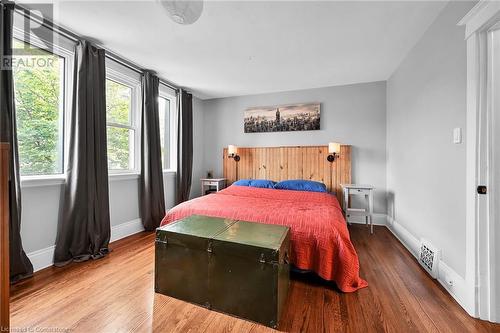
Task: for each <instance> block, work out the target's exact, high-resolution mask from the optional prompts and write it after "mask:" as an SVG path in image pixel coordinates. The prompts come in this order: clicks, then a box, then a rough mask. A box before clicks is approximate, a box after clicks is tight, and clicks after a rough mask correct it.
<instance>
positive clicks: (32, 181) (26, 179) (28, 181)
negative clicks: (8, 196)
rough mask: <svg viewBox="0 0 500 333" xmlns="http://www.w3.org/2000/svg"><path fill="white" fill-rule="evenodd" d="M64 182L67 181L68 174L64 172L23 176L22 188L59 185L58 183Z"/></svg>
mask: <svg viewBox="0 0 500 333" xmlns="http://www.w3.org/2000/svg"><path fill="white" fill-rule="evenodd" d="M64 183H66V176H65V175H63V174H58V175H44V176H21V188H25V187H43V186H57V185H62V184H64Z"/></svg>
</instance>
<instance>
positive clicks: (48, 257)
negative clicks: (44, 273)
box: [27, 245, 56, 272]
mask: <svg viewBox="0 0 500 333" xmlns="http://www.w3.org/2000/svg"><path fill="white" fill-rule="evenodd" d="M55 249H56V247H55V245H52V246H49V247H46V248H45V249H41V250H36V251H33V252H30V253H28V254H27V256H28V258H29V260H30V261H31V263H32V264H33V271H35V272H36V271H39V270H41V269H44V268H47V267H49V266H52V265H53V263H54V251H55Z"/></svg>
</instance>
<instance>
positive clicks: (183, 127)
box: [176, 89, 193, 204]
mask: <svg viewBox="0 0 500 333" xmlns="http://www.w3.org/2000/svg"><path fill="white" fill-rule="evenodd" d="M177 104H178V105H179V115H178V127H177V131H178V132H177V198H176V200H177V203H178V204H179V203H181V202H184V201H186V200H188V199H189V192H190V191H191V177H192V170H193V95H191V94H190V93H188V92H186V91H185V90H182V89H181V90H180V92H179V103H177Z"/></svg>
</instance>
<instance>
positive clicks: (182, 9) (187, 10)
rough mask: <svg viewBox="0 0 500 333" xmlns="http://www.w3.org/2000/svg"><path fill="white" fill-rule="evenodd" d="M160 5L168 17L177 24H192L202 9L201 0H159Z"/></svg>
mask: <svg viewBox="0 0 500 333" xmlns="http://www.w3.org/2000/svg"><path fill="white" fill-rule="evenodd" d="M160 3H161V5H162V6H163V7H164V8H165V9H166V10H167V12H168V14H169V16H170V18H171V19H172V20H173V21H174V22H176V23H179V24H193V23H194V22H196V21H197V20H198V19H199V18H200V16H201V12H202V11H203V1H202V0H201V1H200V0H171V1H168V0H160Z"/></svg>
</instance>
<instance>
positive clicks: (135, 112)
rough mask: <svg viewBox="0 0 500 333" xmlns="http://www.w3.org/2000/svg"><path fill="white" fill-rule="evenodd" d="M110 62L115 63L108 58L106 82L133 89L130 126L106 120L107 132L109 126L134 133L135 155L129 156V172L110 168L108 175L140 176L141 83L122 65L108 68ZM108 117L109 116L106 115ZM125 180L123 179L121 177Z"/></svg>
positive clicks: (133, 150) (131, 150)
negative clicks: (131, 165) (130, 165)
mask: <svg viewBox="0 0 500 333" xmlns="http://www.w3.org/2000/svg"><path fill="white" fill-rule="evenodd" d="M108 61H113V60H112V59H110V58H106V80H111V81H114V82H116V83H118V84H122V85H124V86H127V87H128V88H130V89H131V95H130V97H131V102H130V125H124V124H119V123H114V122H108V121H107V119H106V131H107V129H108V127H109V126H111V127H116V128H126V129H129V130H133V131H134V140H133V143H134V146H133V148H132V149H130V147H129V154H133V157H132V159H130V155H129V163H130V162H133V163H134V165H133V168H130V169H127V170H112V169H109V168H108V175H109V176H110V177H113V176H123V175H127V174H129V175H139V174H140V172H141V170H140V164H141V141H140V140H141V112H140V110H141V81H140V79H138V78H134V77H133V76H132V75H130V73H128V70H127V69H126V68H123V70H121V67H120V66H122V65H119V64H116V66H108ZM106 117H107V115H106ZM120 178H123V177H120Z"/></svg>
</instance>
